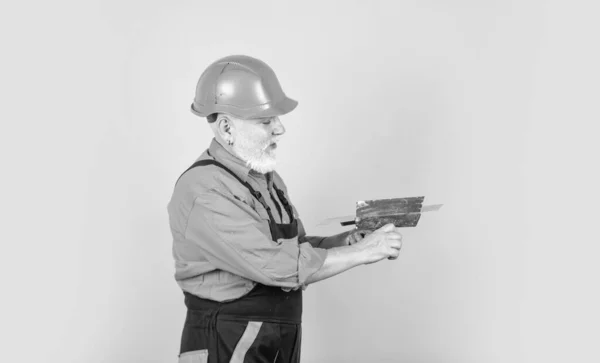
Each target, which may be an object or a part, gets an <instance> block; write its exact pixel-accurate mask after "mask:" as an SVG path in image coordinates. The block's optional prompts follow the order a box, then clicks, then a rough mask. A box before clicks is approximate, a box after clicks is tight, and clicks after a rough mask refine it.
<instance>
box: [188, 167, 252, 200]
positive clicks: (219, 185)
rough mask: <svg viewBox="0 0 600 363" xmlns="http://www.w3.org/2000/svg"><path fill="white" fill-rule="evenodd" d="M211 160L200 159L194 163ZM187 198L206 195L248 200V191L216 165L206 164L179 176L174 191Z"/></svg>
mask: <svg viewBox="0 0 600 363" xmlns="http://www.w3.org/2000/svg"><path fill="white" fill-rule="evenodd" d="M202 160H212V159H211V158H210V157H200V158H198V159H197V160H196V161H202ZM177 189H179V192H180V193H181V194H182V195H186V196H187V197H191V198H196V197H198V196H201V195H203V194H206V193H209V194H211V193H215V192H217V193H218V194H223V195H230V196H233V197H237V198H238V199H242V200H246V199H248V198H249V195H250V193H249V191H248V190H247V189H246V187H244V185H243V184H241V183H240V182H239V180H237V178H235V177H234V176H233V175H231V173H229V172H228V171H226V170H224V169H223V168H221V167H220V166H218V165H214V164H210V163H209V164H207V165H199V166H195V167H193V168H191V169H188V170H187V171H186V172H185V173H183V175H181V177H180V179H179V181H178V183H177V186H176V190H177Z"/></svg>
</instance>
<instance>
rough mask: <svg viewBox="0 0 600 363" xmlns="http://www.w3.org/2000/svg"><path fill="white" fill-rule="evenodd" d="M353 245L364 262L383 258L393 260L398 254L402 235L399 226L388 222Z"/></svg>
mask: <svg viewBox="0 0 600 363" xmlns="http://www.w3.org/2000/svg"><path fill="white" fill-rule="evenodd" d="M353 246H355V247H356V248H358V249H359V251H360V253H361V256H362V257H363V258H364V261H363V263H364V264H370V263H374V262H378V261H381V260H383V259H385V258H389V259H391V260H393V259H396V258H398V255H399V254H400V249H401V248H402V235H401V234H400V232H399V228H396V227H395V226H394V224H393V223H389V224H386V225H385V226H383V227H381V228H379V229H377V230H375V231H373V233H371V234H369V235H367V236H365V238H363V239H362V240H361V241H360V242H358V243H356V244H354V245H353Z"/></svg>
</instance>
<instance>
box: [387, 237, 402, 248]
mask: <svg viewBox="0 0 600 363" xmlns="http://www.w3.org/2000/svg"><path fill="white" fill-rule="evenodd" d="M388 245H389V246H390V247H392V248H394V249H397V250H399V249H401V248H402V240H397V239H395V240H391V241H390V242H389V244H388Z"/></svg>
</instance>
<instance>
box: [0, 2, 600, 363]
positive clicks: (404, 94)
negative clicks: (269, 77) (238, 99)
mask: <svg viewBox="0 0 600 363" xmlns="http://www.w3.org/2000/svg"><path fill="white" fill-rule="evenodd" d="M598 10H600V9H599V6H598V5H596V4H595V2H593V1H589V2H584V1H569V2H566V1H563V2H560V1H542V0H537V1H535V0H529V1H527V0H525V1H492V0H485V1H469V0H459V1H433V0H420V1H397V2H392V1H388V2H385V1H368V2H359V1H345V2H341V1H311V2H309V1H302V2H293V3H292V2H283V1H223V2H218V1H52V2H43V1H33V2H23V3H18V4H17V3H13V4H11V5H10V6H7V5H4V4H3V5H2V11H0V20H1V21H0V24H2V25H0V26H1V28H2V32H1V34H0V38H1V40H2V42H1V44H2V49H1V52H2V53H1V54H2V59H1V60H0V62H1V64H2V67H1V68H0V72H1V76H2V77H1V92H2V93H1V94H0V96H1V100H2V107H1V110H0V116H1V118H0V119H1V120H2V132H1V133H0V135H1V136H0V137H1V140H0V141H1V145H2V153H1V155H2V156H1V160H0V161H1V164H0V165H1V168H2V171H3V172H2V188H1V189H0V193H1V194H2V195H1V197H2V203H1V205H2V221H3V222H2V228H1V231H2V242H3V243H2V254H1V256H2V257H1V260H2V263H1V264H0V265H1V266H2V267H1V268H2V271H1V276H2V285H1V286H2V287H1V288H2V290H1V291H2V299H1V303H0V304H1V309H0V314H1V316H0V317H1V320H0V322H1V326H2V328H1V329H2V330H1V331H2V342H3V343H2V349H0V350H1V352H0V355H1V356H2V358H1V360H2V361H3V362H31V361H45V362H175V361H176V359H177V358H176V357H177V353H178V348H179V338H180V334H181V328H182V324H183V320H184V314H185V309H184V305H183V299H182V294H181V292H180V290H179V289H178V287H177V285H176V283H175V281H174V279H173V273H174V266H173V261H172V257H171V235H170V231H169V227H168V219H167V211H166V205H167V203H168V200H169V198H170V195H171V192H172V187H173V184H174V182H175V180H176V179H177V177H178V176H179V174H180V173H181V172H182V171H183V170H184V169H185V168H186V167H187V166H188V165H189V164H190V163H191V162H193V160H194V159H195V158H196V157H197V156H198V155H199V154H200V153H201V152H202V151H203V150H204V149H205V148H206V147H207V146H208V144H209V142H210V139H211V134H210V128H209V127H208V126H207V124H206V122H205V120H203V119H200V118H197V117H196V116H194V115H193V114H191V113H190V112H189V104H190V103H191V101H192V98H193V93H194V88H195V85H196V82H197V79H198V77H199V76H200V73H201V72H202V71H203V69H204V68H205V67H206V66H207V65H208V64H209V63H211V62H212V61H214V60H215V59H217V58H220V57H223V56H225V55H229V54H248V55H251V56H254V57H257V58H260V59H262V60H264V61H265V62H267V63H268V64H270V65H271V67H273V69H274V70H275V71H276V72H277V75H278V76H279V79H280V81H281V84H282V85H283V88H284V90H285V92H286V93H287V94H288V95H289V96H290V97H292V98H294V99H296V100H298V101H299V106H298V108H297V109H296V110H295V111H294V112H292V113H291V114H289V115H287V116H284V117H282V121H283V123H284V125H285V126H286V127H287V134H286V136H285V137H284V139H283V140H282V142H281V143H280V148H279V149H278V152H279V161H280V163H279V166H278V170H279V172H280V174H281V175H282V176H283V177H284V179H285V180H286V183H287V185H288V188H289V190H290V194H291V197H292V200H293V202H294V203H295V204H296V206H297V208H298V210H299V212H300V214H301V215H302V217H303V221H304V223H305V225H306V227H307V229H308V231H309V233H311V234H317V235H326V234H333V233H339V232H341V231H342V230H343V228H342V227H339V226H337V225H330V226H326V227H318V226H317V224H318V222H320V221H321V220H323V219H325V218H329V217H334V216H337V215H348V214H352V213H354V206H355V202H356V201H358V200H364V199H375V198H392V197H405V196H418V195H424V196H426V202H429V203H443V204H444V207H443V208H442V209H441V210H440V211H439V212H437V213H431V214H428V215H425V216H424V217H423V218H422V219H421V222H420V223H419V226H418V227H417V228H413V229H406V231H405V233H404V236H405V241H404V247H403V251H402V254H401V257H400V258H399V259H398V260H396V261H385V262H382V263H379V264H375V265H369V266H363V267H359V268H356V269H354V270H351V271H350V272H348V273H345V274H343V275H340V276H337V277H334V278H332V279H330V280H327V281H324V282H322V283H318V284H315V285H313V286H311V287H309V288H308V290H307V291H306V293H305V312H304V327H303V329H304V335H303V352H302V357H303V362H306V363H310V362H444V363H446V362H460V363H465V362H477V363H479V362H566V361H578V362H591V361H598V359H599V353H598V348H597V346H595V345H596V344H597V343H598V329H599V328H598V327H599V325H600V314H599V313H598V306H600V296H599V295H600V294H599V292H598V289H599V288H598V286H599V285H600V284H599V281H598V276H600V272H599V268H598V266H597V264H598V263H597V260H598V254H599V253H600V248H599V247H598V243H599V242H600V238H598V232H597V226H598V216H599V213H598V209H597V207H598V202H599V192H598V185H599V184H600V178H599V175H598V155H599V154H600V148H599V147H598V142H597V139H598V127H597V124H598V122H599V121H600V117H599V116H600V112H599V111H598V99H599V97H598V96H599V95H600V94H599V86H598V85H599V84H600V72H599V71H598V65H599V64H600V52H599V50H598V35H599V34H600V25H598V22H597V19H596V18H597V14H598Z"/></svg>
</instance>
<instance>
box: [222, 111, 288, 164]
mask: <svg viewBox="0 0 600 363" xmlns="http://www.w3.org/2000/svg"><path fill="white" fill-rule="evenodd" d="M230 120H231V121H233V140H234V142H233V146H232V148H233V151H234V152H235V153H236V154H237V155H238V156H239V157H240V158H241V159H242V160H244V161H245V162H246V165H248V167H250V168H251V169H253V170H255V171H257V172H259V173H263V174H265V173H268V172H271V171H273V170H275V164H276V162H277V160H276V159H277V158H276V157H277V155H276V149H277V142H278V141H279V139H280V138H281V136H282V135H283V134H284V133H285V128H284V127H283V124H282V123H281V121H280V120H279V117H269V118H261V119H249V120H241V119H236V118H230Z"/></svg>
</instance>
